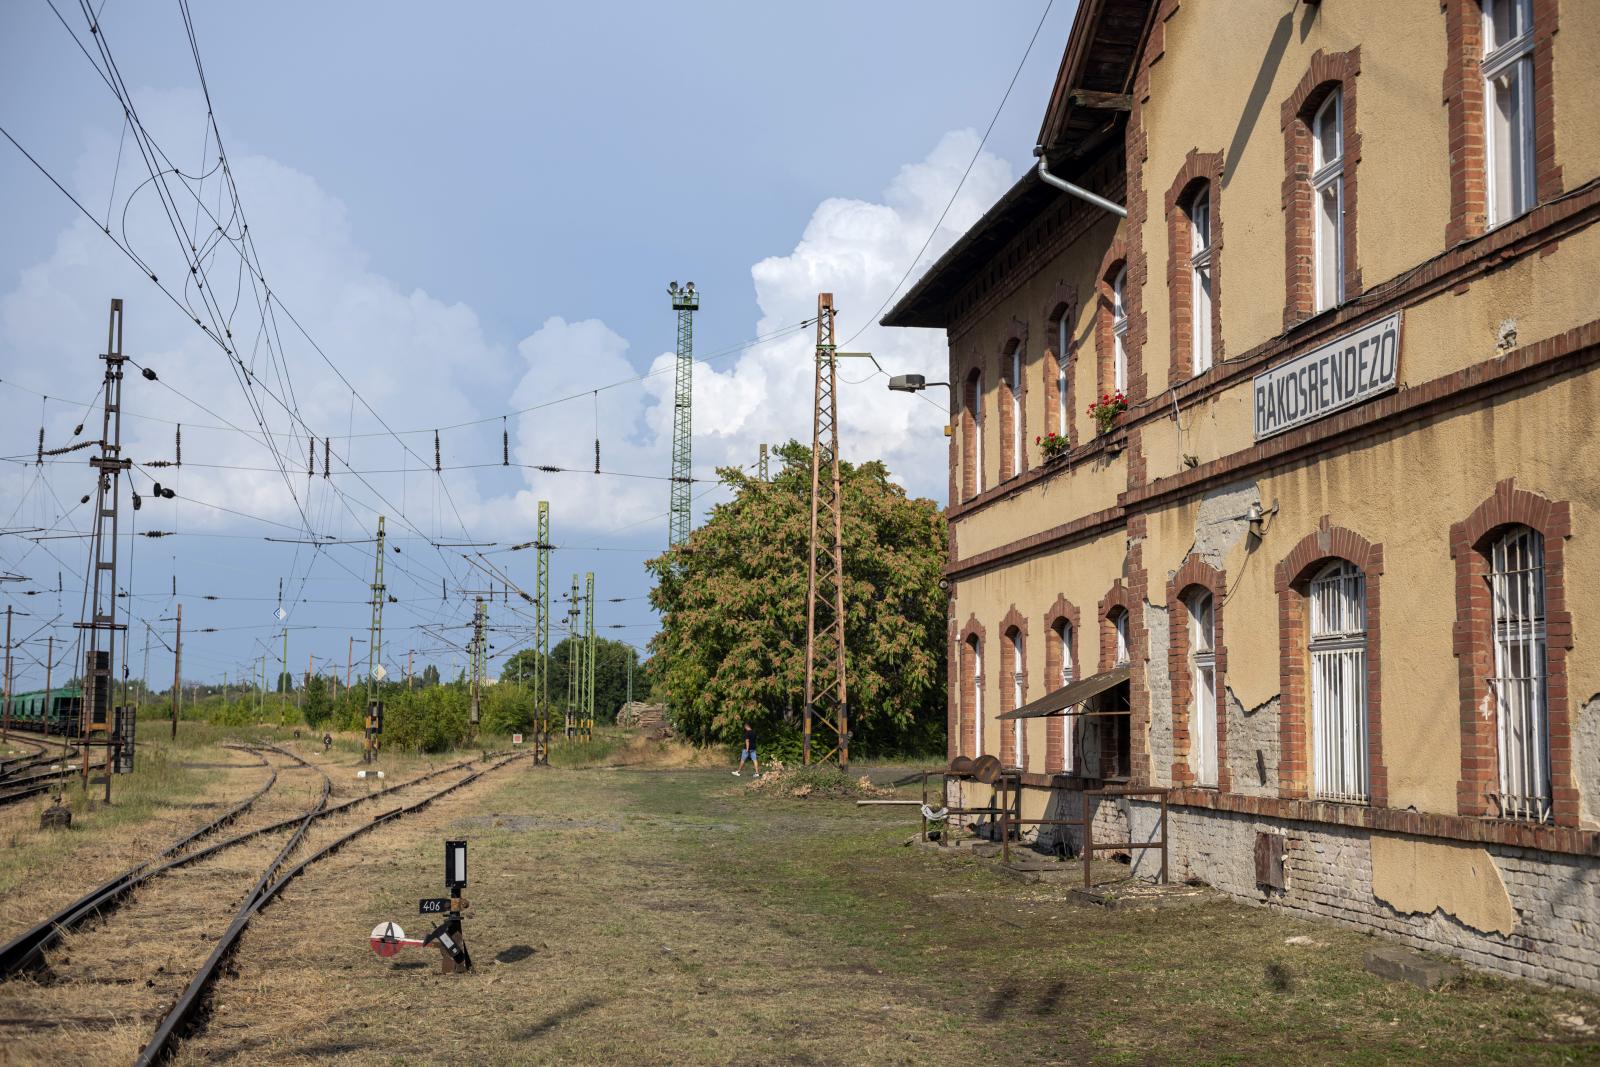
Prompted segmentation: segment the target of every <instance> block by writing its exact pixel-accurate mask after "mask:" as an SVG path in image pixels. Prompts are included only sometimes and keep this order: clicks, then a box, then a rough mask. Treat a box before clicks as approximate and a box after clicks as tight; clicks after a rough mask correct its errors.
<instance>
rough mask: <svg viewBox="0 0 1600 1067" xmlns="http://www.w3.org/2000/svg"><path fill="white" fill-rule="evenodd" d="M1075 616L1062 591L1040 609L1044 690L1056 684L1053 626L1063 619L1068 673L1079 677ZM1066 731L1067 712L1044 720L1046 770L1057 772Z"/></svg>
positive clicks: (1057, 650) (1064, 752)
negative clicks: (1065, 629) (1069, 666)
mask: <svg viewBox="0 0 1600 1067" xmlns="http://www.w3.org/2000/svg"><path fill="white" fill-rule="evenodd" d="M1078 620H1079V613H1078V609H1077V608H1076V607H1074V606H1073V604H1072V602H1071V601H1070V600H1068V599H1067V597H1066V594H1064V593H1058V594H1057V595H1056V602H1055V603H1054V604H1051V605H1050V607H1049V609H1048V610H1047V611H1045V613H1044V631H1043V632H1044V634H1045V639H1044V640H1045V646H1044V689H1045V692H1047V693H1048V692H1052V691H1054V690H1055V689H1056V688H1058V687H1057V685H1056V680H1057V679H1059V678H1060V677H1061V649H1060V645H1059V643H1058V642H1057V640H1056V628H1057V627H1059V626H1060V625H1061V624H1062V623H1063V622H1065V623H1066V624H1067V626H1068V627H1070V629H1071V637H1070V638H1069V639H1068V641H1067V654H1068V656H1069V658H1070V659H1071V660H1072V663H1071V666H1072V677H1073V678H1074V679H1077V678H1080V677H1082V675H1080V674H1079V673H1078V672H1079V666H1078V664H1079V659H1078V636H1079V635H1078ZM1066 735H1067V716H1065V715H1052V716H1050V717H1049V718H1048V719H1046V720H1045V730H1044V765H1045V771H1046V773H1051V772H1058V771H1059V770H1061V769H1062V768H1063V766H1064V764H1065V762H1066V755H1067V736H1066ZM1068 769H1070V768H1068Z"/></svg>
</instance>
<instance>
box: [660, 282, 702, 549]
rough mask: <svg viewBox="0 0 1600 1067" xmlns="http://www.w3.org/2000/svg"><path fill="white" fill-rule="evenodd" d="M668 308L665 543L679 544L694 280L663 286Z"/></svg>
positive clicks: (685, 502)
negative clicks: (671, 322) (670, 368)
mask: <svg viewBox="0 0 1600 1067" xmlns="http://www.w3.org/2000/svg"><path fill="white" fill-rule="evenodd" d="M667 295H668V296H670V297H671V298H672V309H673V310H674V311H676V312H677V313H678V364H677V379H676V380H675V382H674V384H673V389H672V491H671V506H670V508H669V509H668V521H667V544H668V546H669V547H670V546H673V545H680V544H682V543H683V542H685V541H687V540H688V539H689V519H690V507H689V505H690V490H691V489H692V488H693V487H694V483H693V480H692V479H691V477H690V469H691V466H692V463H691V459H692V451H693V442H694V430H693V413H694V412H693V404H694V313H695V312H696V311H698V310H699V308H700V294H699V293H697V292H696V291H695V288H694V282H690V283H689V284H688V285H687V286H685V287H684V288H682V289H680V288H678V283H677V282H673V283H672V284H671V285H669V286H667Z"/></svg>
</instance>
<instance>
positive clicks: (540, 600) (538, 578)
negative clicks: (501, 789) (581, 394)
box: [533, 500, 550, 766]
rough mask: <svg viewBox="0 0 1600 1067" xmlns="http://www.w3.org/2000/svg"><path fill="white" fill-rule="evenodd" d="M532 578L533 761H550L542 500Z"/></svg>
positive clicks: (545, 504) (546, 523)
mask: <svg viewBox="0 0 1600 1067" xmlns="http://www.w3.org/2000/svg"><path fill="white" fill-rule="evenodd" d="M534 549H535V552H536V559H537V562H536V563H535V564H534V578H533V595H534V600H533V624H534V660H533V762H534V763H535V764H538V765H540V766H543V765H547V764H549V762H550V502H549V501H548V500H541V501H539V539H538V540H537V541H536V542H535V543H534Z"/></svg>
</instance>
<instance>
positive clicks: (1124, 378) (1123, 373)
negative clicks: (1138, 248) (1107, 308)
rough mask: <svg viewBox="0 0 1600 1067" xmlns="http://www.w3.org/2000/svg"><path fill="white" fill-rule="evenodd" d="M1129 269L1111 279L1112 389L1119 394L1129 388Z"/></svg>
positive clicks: (1121, 271) (1120, 270)
mask: <svg viewBox="0 0 1600 1067" xmlns="http://www.w3.org/2000/svg"><path fill="white" fill-rule="evenodd" d="M1127 286H1128V268H1127V267H1122V268H1120V269H1118V271H1117V276H1116V277H1115V278H1113V279H1111V387H1112V388H1113V389H1115V390H1116V391H1117V392H1119V393H1120V392H1123V391H1124V390H1126V389H1127V388H1128V304H1127V300H1126V296H1125V293H1126V290H1127Z"/></svg>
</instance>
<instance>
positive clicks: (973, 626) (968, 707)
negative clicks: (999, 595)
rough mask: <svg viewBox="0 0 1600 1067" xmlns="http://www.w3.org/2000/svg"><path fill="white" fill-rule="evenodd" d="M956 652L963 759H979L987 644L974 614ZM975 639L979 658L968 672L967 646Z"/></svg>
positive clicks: (976, 658)
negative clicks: (980, 695) (981, 682)
mask: <svg viewBox="0 0 1600 1067" xmlns="http://www.w3.org/2000/svg"><path fill="white" fill-rule="evenodd" d="M956 637H957V640H956V650H957V652H958V653H959V654H960V656H961V666H960V667H959V668H958V673H959V674H960V678H961V696H960V700H959V711H958V713H957V714H958V716H959V720H960V729H961V751H960V754H961V755H963V756H976V755H977V752H978V748H977V730H976V727H977V719H976V717H975V714H974V713H975V712H976V711H977V681H978V678H979V676H981V674H982V672H983V648H984V646H985V645H986V644H987V643H988V642H987V640H986V637H987V635H986V634H985V632H984V629H983V625H982V624H981V623H980V622H978V620H977V618H976V617H975V616H972V615H968V616H967V624H966V625H965V626H963V627H962V628H961V631H960V633H958V634H957V635H956ZM973 638H977V641H978V655H977V656H975V657H973V660H972V662H971V664H970V666H971V669H970V670H969V669H968V666H969V664H968V660H967V646H968V644H970V643H971V641H972V640H973Z"/></svg>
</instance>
